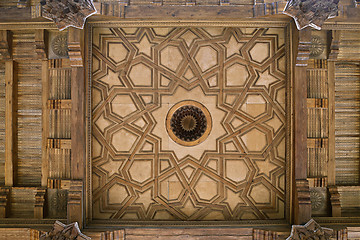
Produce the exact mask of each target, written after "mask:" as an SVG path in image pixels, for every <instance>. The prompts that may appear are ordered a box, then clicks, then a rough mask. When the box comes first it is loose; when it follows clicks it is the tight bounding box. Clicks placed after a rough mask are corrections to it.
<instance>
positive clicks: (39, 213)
mask: <svg viewBox="0 0 360 240" xmlns="http://www.w3.org/2000/svg"><path fill="white" fill-rule="evenodd" d="M45 193H46V189H45V188H38V189H37V191H36V194H35V208H34V218H36V219H43V218H44V203H45Z"/></svg>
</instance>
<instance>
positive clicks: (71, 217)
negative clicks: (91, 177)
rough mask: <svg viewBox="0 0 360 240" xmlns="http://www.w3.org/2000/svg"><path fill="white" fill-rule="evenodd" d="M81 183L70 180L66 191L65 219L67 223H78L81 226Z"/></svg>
mask: <svg viewBox="0 0 360 240" xmlns="http://www.w3.org/2000/svg"><path fill="white" fill-rule="evenodd" d="M82 203H83V182H82V181H80V180H71V182H70V189H69V191H68V206H67V219H68V221H69V222H75V221H76V222H78V223H79V225H80V226H82V219H83V213H82Z"/></svg>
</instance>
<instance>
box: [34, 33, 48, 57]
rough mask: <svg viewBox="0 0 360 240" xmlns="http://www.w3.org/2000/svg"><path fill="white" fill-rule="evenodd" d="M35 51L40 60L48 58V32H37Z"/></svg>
mask: <svg viewBox="0 0 360 240" xmlns="http://www.w3.org/2000/svg"><path fill="white" fill-rule="evenodd" d="M35 51H36V53H37V57H38V59H42V60H45V59H46V58H47V53H46V52H47V50H46V30H44V29H36V30H35Z"/></svg>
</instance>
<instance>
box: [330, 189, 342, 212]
mask: <svg viewBox="0 0 360 240" xmlns="http://www.w3.org/2000/svg"><path fill="white" fill-rule="evenodd" d="M329 192H330V202H331V211H332V216H333V217H341V203H340V193H339V191H338V189H337V186H330V187H329Z"/></svg>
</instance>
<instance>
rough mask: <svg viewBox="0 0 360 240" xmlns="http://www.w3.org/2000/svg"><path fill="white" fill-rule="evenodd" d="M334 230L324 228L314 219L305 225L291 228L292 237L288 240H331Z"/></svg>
mask: <svg viewBox="0 0 360 240" xmlns="http://www.w3.org/2000/svg"><path fill="white" fill-rule="evenodd" d="M332 234H333V230H332V229H330V228H323V227H321V226H320V225H319V224H318V223H317V222H315V220H314V219H310V221H308V222H307V223H306V224H305V225H303V226H302V225H293V226H292V227H291V235H290V236H289V237H288V238H287V240H302V239H322V240H330V239H331V237H332Z"/></svg>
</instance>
